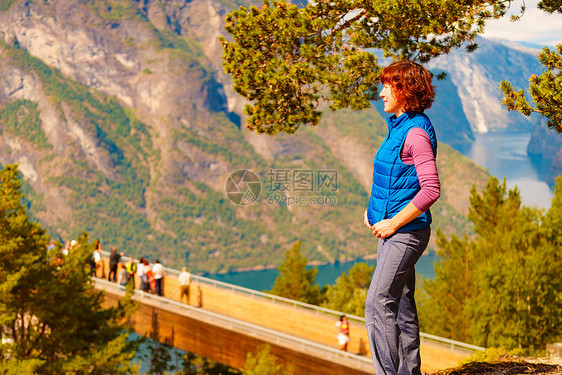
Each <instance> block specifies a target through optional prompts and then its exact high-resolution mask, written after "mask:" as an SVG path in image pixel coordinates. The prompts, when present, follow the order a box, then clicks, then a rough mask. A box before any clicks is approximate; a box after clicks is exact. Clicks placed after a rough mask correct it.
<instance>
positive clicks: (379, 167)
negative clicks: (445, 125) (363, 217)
mask: <svg viewBox="0 0 562 375" xmlns="http://www.w3.org/2000/svg"><path fill="white" fill-rule="evenodd" d="M386 122H387V124H388V135H387V136H386V138H385V139H384V141H383V142H382V145H381V146H380V147H379V150H378V151H377V154H376V155H375V161H374V166H373V187H372V188H371V198H370V199H369V207H368V208H367V217H368V219H369V223H370V224H371V225H373V224H375V223H377V222H379V221H381V220H383V219H389V218H392V217H394V215H396V214H397V213H398V212H400V210H402V209H403V208H404V207H405V206H406V205H407V204H408V203H409V202H410V201H411V200H412V199H413V198H414V196H415V195H416V194H417V193H418V191H420V184H419V181H418V176H417V174H416V168H415V166H414V164H404V163H403V162H402V160H401V159H400V152H401V150H402V146H403V145H404V141H405V140H406V135H408V132H409V131H410V129H412V128H415V127H419V128H422V129H423V130H425V131H426V132H427V134H428V135H429V139H430V141H431V148H432V149H433V154H434V155H437V139H436V137H435V130H434V129H433V126H432V125H431V122H430V121H429V118H428V117H427V116H426V115H425V114H424V113H416V112H407V113H404V114H402V115H400V117H398V118H396V116H392V117H389V118H387V120H386ZM430 224H431V212H429V210H427V211H426V212H424V213H423V214H421V215H420V216H418V217H417V218H415V219H414V220H412V221H411V222H409V223H408V224H406V225H404V226H403V227H401V228H400V229H398V232H405V231H411V230H418V229H422V228H425V227H428V226H429V225H430Z"/></svg>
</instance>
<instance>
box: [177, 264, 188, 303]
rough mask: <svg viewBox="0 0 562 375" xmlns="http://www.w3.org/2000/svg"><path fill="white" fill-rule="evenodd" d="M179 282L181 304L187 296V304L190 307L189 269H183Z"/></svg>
mask: <svg viewBox="0 0 562 375" xmlns="http://www.w3.org/2000/svg"><path fill="white" fill-rule="evenodd" d="M178 281H179V282H180V302H182V301H183V296H185V303H187V304H188V305H189V284H191V274H190V273H189V272H187V267H182V269H181V273H180V276H179V277H178Z"/></svg>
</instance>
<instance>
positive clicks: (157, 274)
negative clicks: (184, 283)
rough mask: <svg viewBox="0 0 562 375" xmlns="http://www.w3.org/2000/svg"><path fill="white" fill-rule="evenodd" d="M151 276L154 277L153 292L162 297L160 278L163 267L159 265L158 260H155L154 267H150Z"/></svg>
mask: <svg viewBox="0 0 562 375" xmlns="http://www.w3.org/2000/svg"><path fill="white" fill-rule="evenodd" d="M152 274H153V276H152V277H154V283H155V288H154V289H155V291H156V295H157V296H162V278H163V277H164V267H163V266H162V265H161V264H160V260H159V259H156V260H155V261H154V266H152Z"/></svg>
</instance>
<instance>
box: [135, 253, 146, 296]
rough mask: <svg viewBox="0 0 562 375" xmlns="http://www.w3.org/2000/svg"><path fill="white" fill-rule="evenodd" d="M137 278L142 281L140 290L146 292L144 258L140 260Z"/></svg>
mask: <svg viewBox="0 0 562 375" xmlns="http://www.w3.org/2000/svg"><path fill="white" fill-rule="evenodd" d="M137 276H138V278H139V280H140V286H139V289H140V290H142V291H144V290H145V289H146V275H145V273H144V257H140V258H139V263H138V264H137Z"/></svg>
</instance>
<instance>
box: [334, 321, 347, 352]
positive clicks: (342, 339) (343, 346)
mask: <svg viewBox="0 0 562 375" xmlns="http://www.w3.org/2000/svg"><path fill="white" fill-rule="evenodd" d="M336 327H337V329H338V336H337V338H338V342H339V344H340V350H343V351H344V352H347V344H348V343H349V322H348V321H347V316H345V315H342V316H340V320H338V321H337V322H336Z"/></svg>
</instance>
